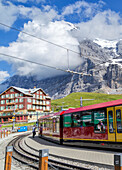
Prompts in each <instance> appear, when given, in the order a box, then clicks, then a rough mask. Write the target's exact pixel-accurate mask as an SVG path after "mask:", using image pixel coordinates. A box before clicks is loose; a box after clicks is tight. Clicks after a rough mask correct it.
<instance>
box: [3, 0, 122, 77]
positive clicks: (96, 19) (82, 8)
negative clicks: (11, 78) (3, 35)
mask: <svg viewBox="0 0 122 170" xmlns="http://www.w3.org/2000/svg"><path fill="white" fill-rule="evenodd" d="M19 1H20V0H19ZM39 1H40V0H39ZM39 1H38V2H39ZM21 2H22V0H21ZM28 2H29V1H28ZM23 3H24V0H23ZM103 5H104V3H103V1H99V2H98V3H88V2H86V1H77V2H76V3H75V4H72V5H69V6H67V7H65V8H63V10H62V13H61V14H59V12H58V11H56V10H55V8H53V7H51V6H49V5H46V6H41V9H39V8H37V7H34V6H33V7H31V8H30V7H25V6H24V5H18V6H15V5H13V4H12V3H10V2H9V3H8V2H7V3H6V5H5V4H4V5H3V4H2V3H1V2H0V14H1V18H4V19H2V20H1V21H0V22H3V23H6V24H7V25H10V26H11V25H12V24H13V23H14V22H15V21H16V20H17V19H19V18H26V19H28V20H29V21H28V22H27V21H26V22H27V23H25V24H24V26H23V28H22V31H24V32H27V33H29V34H32V35H34V36H37V37H39V38H41V39H45V40H47V41H50V42H53V43H55V44H59V45H61V46H64V47H65V48H70V49H72V50H75V51H77V52H78V45H79V42H80V41H81V40H83V39H84V38H89V39H95V38H102V39H109V40H113V39H119V38H122V32H121V30H122V25H121V23H122V22H121V17H120V14H119V13H116V12H114V11H111V10H106V11H103V10H102V6H103ZM5 11H7V14H6V13H5ZM74 15H75V16H76V18H79V20H77V22H76V23H75V26H76V27H77V28H79V29H77V28H76V27H75V26H74V25H73V24H70V23H68V22H65V19H66V18H67V20H68V17H69V16H74ZM8 16H9V17H8ZM0 52H1V53H5V54H9V55H12V56H16V57H20V58H22V59H27V60H31V61H34V62H37V63H41V64H45V65H49V66H53V67H57V68H61V69H68V58H67V50H66V49H63V48H59V47H57V46H54V45H52V44H50V43H47V42H45V41H41V40H38V39H35V38H33V37H30V36H27V35H25V34H23V33H19V34H18V38H17V40H16V41H15V42H12V43H10V44H9V46H8V47H4V46H3V47H0ZM1 60H3V58H1ZM4 60H6V61H7V62H9V63H11V64H12V66H13V69H14V70H15V72H16V73H17V74H19V75H37V76H38V77H39V78H46V77H51V76H55V75H59V74H64V72H61V71H57V70H54V69H49V68H48V67H42V66H39V65H35V64H32V63H27V62H22V61H20V60H17V59H12V58H7V57H4ZM81 62H82V61H81V58H80V57H79V55H78V54H75V53H72V52H69V66H70V68H71V69H74V68H75V67H76V66H77V65H79V64H80V63H81Z"/></svg>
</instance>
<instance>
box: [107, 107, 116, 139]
mask: <svg viewBox="0 0 122 170" xmlns="http://www.w3.org/2000/svg"><path fill="white" fill-rule="evenodd" d="M107 129H108V140H109V141H112V142H115V141H116V135H115V113H114V108H113V107H109V108H107Z"/></svg>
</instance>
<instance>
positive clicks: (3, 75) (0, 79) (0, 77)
mask: <svg viewBox="0 0 122 170" xmlns="http://www.w3.org/2000/svg"><path fill="white" fill-rule="evenodd" d="M8 77H10V75H9V73H8V72H7V71H0V83H2V82H3V81H5V80H6V78H8Z"/></svg>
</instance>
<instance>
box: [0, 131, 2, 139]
mask: <svg viewBox="0 0 122 170" xmlns="http://www.w3.org/2000/svg"><path fill="white" fill-rule="evenodd" d="M0 136H1V138H2V130H1V131H0Z"/></svg>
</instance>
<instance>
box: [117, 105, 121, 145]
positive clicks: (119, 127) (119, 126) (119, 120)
mask: <svg viewBox="0 0 122 170" xmlns="http://www.w3.org/2000/svg"><path fill="white" fill-rule="evenodd" d="M115 123H116V124H115V125H116V126H115V132H116V142H122V106H116V107H115Z"/></svg>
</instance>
